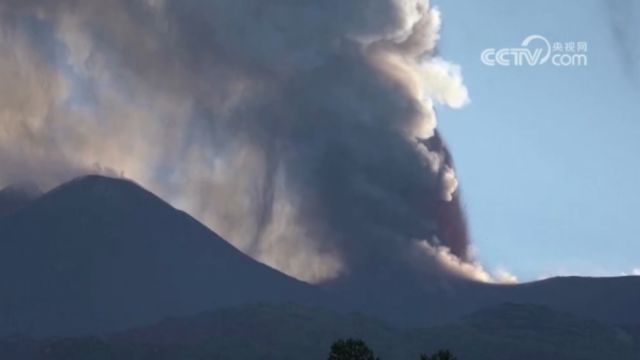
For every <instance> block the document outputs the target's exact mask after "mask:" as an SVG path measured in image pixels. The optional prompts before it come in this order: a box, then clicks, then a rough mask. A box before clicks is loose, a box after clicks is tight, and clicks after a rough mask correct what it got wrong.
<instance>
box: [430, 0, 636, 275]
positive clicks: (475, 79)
mask: <svg viewBox="0 0 640 360" xmlns="http://www.w3.org/2000/svg"><path fill="white" fill-rule="evenodd" d="M626 1H628V4H629V5H637V4H631V2H632V1H633V0H626ZM622 2H623V3H624V2H625V0H622ZM433 4H434V5H436V6H438V7H439V8H440V10H441V11H442V13H443V31H442V40H441V42H440V51H441V54H442V56H443V57H444V58H446V59H447V60H450V61H452V62H455V63H457V64H459V65H460V66H461V68H462V73H463V76H464V78H465V83H466V85H467V87H468V88H469V92H470V96H471V103H470V104H469V105H468V106H466V107H465V108H464V109H461V110H449V109H439V110H438V111H439V114H440V115H439V126H440V129H441V130H442V132H443V134H444V136H445V137H446V139H447V140H448V142H449V145H450V147H451V148H452V152H453V154H454V157H455V159H456V165H457V173H458V177H459V180H460V182H461V186H462V191H463V197H464V202H465V206H466V209H467V212H468V217H469V221H470V227H471V231H472V235H473V239H474V243H475V250H476V253H477V255H478V258H479V259H480V260H481V262H482V263H484V264H485V265H486V266H487V267H488V268H490V269H492V268H498V267H501V268H506V269H508V270H509V271H511V272H513V273H514V274H516V275H517V276H518V277H519V278H520V279H521V280H533V279H537V278H540V277H544V276H551V275H569V274H579V275H619V274H621V273H630V272H632V271H633V269H637V268H640V236H639V235H638V234H640V218H639V217H638V215H639V214H640V188H639V186H638V185H639V184H640V166H639V162H638V159H637V158H638V154H640V81H639V79H638V77H637V76H633V75H630V74H631V73H632V71H631V69H630V68H629V67H628V66H625V64H627V65H628V64H629V62H626V63H625V61H624V60H625V54H624V53H623V52H622V51H620V47H619V44H620V43H619V42H618V41H617V38H616V37H614V32H613V31H612V17H611V12H610V11H609V9H608V7H607V3H606V2H605V1H594V0H588V1H583V0H571V1H562V2H560V1H556V0H544V1H535V2H531V1H511V0H484V1H477V2H476V1H464V2H463V1H447V0H434V1H433ZM630 7H633V6H630ZM635 10H636V11H635V12H633V15H632V20H633V21H635V22H640V18H639V16H638V14H639V12H638V11H637V10H638V6H635ZM532 34H539V35H543V36H544V37H546V38H547V39H548V40H549V41H550V42H552V43H553V42H587V44H588V50H587V56H588V65H587V66H585V67H556V66H553V65H551V64H545V65H542V66H536V67H531V66H523V67H500V66H496V67H490V66H486V65H484V64H483V63H482V62H481V60H480V54H481V53H482V51H483V50H484V49H485V48H503V47H518V46H519V45H520V43H521V42H522V40H523V39H524V38H525V37H527V36H529V35H532ZM635 61H636V64H637V58H635ZM636 71H637V69H636Z"/></svg>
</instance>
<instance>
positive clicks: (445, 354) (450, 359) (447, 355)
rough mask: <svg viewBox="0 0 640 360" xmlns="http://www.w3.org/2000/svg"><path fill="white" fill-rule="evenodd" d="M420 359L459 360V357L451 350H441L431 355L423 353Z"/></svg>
mask: <svg viewBox="0 0 640 360" xmlns="http://www.w3.org/2000/svg"><path fill="white" fill-rule="evenodd" d="M420 360H458V358H457V357H455V356H453V354H452V353H451V351H449V350H440V351H438V352H437V353H435V354H433V355H431V356H429V355H426V354H422V355H420Z"/></svg>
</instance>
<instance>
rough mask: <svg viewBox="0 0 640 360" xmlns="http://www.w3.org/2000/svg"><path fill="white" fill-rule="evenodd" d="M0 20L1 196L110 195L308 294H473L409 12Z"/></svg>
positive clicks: (138, 2) (56, 15)
mask: <svg viewBox="0 0 640 360" xmlns="http://www.w3.org/2000/svg"><path fill="white" fill-rule="evenodd" d="M0 21H1V30H0V31H1V32H0V91H1V96H0V169H1V170H0V185H3V184H7V183H10V182H14V181H19V180H23V179H29V180H32V181H37V182H39V183H40V185H42V186H44V187H47V186H49V187H50V186H54V185H57V184H58V183H60V182H62V181H64V180H67V179H69V178H71V177H74V176H76V175H80V174H83V173H87V172H99V173H106V174H110V175H116V176H125V177H127V178H131V179H133V180H135V181H137V182H139V183H141V184H142V185H144V186H146V187H148V188H150V189H151V190H153V191H155V192H156V193H158V194H159V195H161V196H163V197H164V198H166V199H168V200H170V201H171V202H172V203H173V204H174V205H176V206H178V207H181V208H184V209H186V210H187V211H189V212H190V213H192V214H194V215H196V216H197V217H198V218H199V219H201V220H202V221H204V222H205V223H207V224H208V225H209V226H211V227H212V228H213V229H215V230H216V231H217V232H219V233H220V234H221V235H223V236H224V237H226V238H227V239H229V240H230V241H231V242H233V243H234V244H235V245H236V246H238V247H239V248H241V249H242V250H244V251H245V252H247V253H249V254H250V255H252V256H254V257H256V258H258V259H260V260H263V261H264V262H266V263H268V264H270V265H273V266H274V267H276V268H279V269H281V270H283V271H285V272H287V273H289V274H292V275H294V276H297V277H299V278H302V279H306V280H310V281H321V280H326V279H331V278H335V277H336V276H340V275H341V274H348V273H357V272H366V271H367V270H366V269H369V268H371V266H372V265H373V264H377V265H381V264H382V265H385V264H389V265H391V266H402V267H406V268H407V269H410V268H420V267H424V268H427V269H428V268H431V269H433V268H435V267H434V264H436V263H438V261H439V262H440V263H441V265H442V264H446V263H448V264H453V265H446V266H449V267H451V268H456V269H457V270H456V271H460V272H463V273H470V274H473V273H476V272H477V271H480V272H481V278H482V276H486V274H485V273H482V270H481V269H480V268H478V267H477V266H476V265H475V264H473V263H470V262H469V261H470V255H469V249H468V243H467V239H466V231H465V229H464V220H463V219H462V215H461V211H460V208H459V205H458V202H457V201H458V200H457V196H455V194H454V191H455V189H456V185H457V182H456V180H455V176H454V174H453V169H452V165H451V163H450V160H449V159H448V154H447V152H446V148H444V147H443V146H442V144H440V141H439V138H432V135H433V134H434V129H435V125H436V119H435V113H434V110H433V105H434V104H435V103H441V104H444V105H448V106H452V107H459V106H462V105H463V104H465V102H466V101H467V93H466V89H465V88H464V86H463V85H462V82H461V78H460V76H459V74H458V71H457V69H456V67H455V66H451V65H449V64H448V63H446V62H445V61H443V60H442V59H440V58H438V57H436V56H435V53H434V48H435V45H436V40H437V38H438V29H439V26H440V19H439V14H438V12H437V11H436V10H435V9H433V8H431V7H430V6H429V4H427V3H426V2H424V1H423V0H350V1H345V0H322V1H320V0H313V1H311V0H295V1H294V0H272V1H264V0H212V1H204V0H166V1H163V0H128V1H127V0H111V1H102V0H56V1H51V0H3V1H2V2H1V3H0ZM429 138H431V139H430V140H427V139H429ZM434 140H435V141H434ZM432 143H435V146H430V145H431V144H432ZM430 147H431V149H429V148H430ZM451 200H453V201H454V202H450V201H451ZM416 254H422V255H420V256H421V257H420V258H419V261H417V263H418V265H416V256H418V255H416ZM438 259H439V260H438ZM408 264H412V265H408ZM409 271H411V270H409ZM474 276H475V275H474Z"/></svg>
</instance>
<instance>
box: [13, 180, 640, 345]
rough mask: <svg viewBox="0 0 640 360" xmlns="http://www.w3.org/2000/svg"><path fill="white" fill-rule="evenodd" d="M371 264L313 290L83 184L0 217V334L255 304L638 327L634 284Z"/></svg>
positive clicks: (84, 327) (438, 320)
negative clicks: (486, 311) (529, 313)
mask: <svg viewBox="0 0 640 360" xmlns="http://www.w3.org/2000/svg"><path fill="white" fill-rule="evenodd" d="M363 250H364V251H366V249H363ZM374 265H376V264H374ZM377 265H379V266H376V267H375V268H372V269H371V271H370V272H368V273H367V274H364V275H361V277H352V278H350V277H345V278H342V279H338V280H336V281H334V282H332V283H327V284H324V286H312V285H309V284H307V283H304V282H300V281H298V280H295V279H293V278H291V277H288V276H286V275H284V274H282V273H280V272H278V271H276V270H274V269H272V268H269V267H267V266H265V265H263V264H261V263H258V262H256V261H254V260H253V259H251V258H250V257H248V256H246V255H244V254H243V253H241V252H240V251H238V250H237V249H235V248H234V247H232V246H231V245H230V244H229V243H227V242H226V241H225V240H223V239H222V238H220V237H219V236H217V235H216V234H215V233H213V232H212V231H210V230H209V229H207V228H206V227H205V226H203V225H202V224H200V223H199V222H197V221H196V220H194V219H193V218H191V217H190V216H189V215H187V214H186V213H184V212H181V211H178V210H176V209H174V208H173V207H171V206H170V205H168V204H167V203H165V202H164V201H162V200H161V199H159V198H158V197H156V196H155V195H153V194H151V193H150V192H148V191H146V190H144V189H142V188H141V187H139V186H138V185H136V184H134V183H132V182H130V181H126V180H118V179H111V178H105V177H99V176H88V177H83V178H80V179H77V180H74V181H72V182H69V183H67V184H64V185H62V186H60V187H58V188H57V189H54V190H53V191H51V192H49V193H47V194H45V195H42V196H40V197H38V198H37V199H35V200H33V199H29V200H28V201H23V202H22V203H21V205H20V206H18V207H17V208H14V209H13V210H12V211H11V212H10V213H8V214H7V215H5V216H2V217H0V295H2V296H1V297H0V336H1V335H7V334H26V335H32V336H50V335H55V336H65V335H89V334H90V335H96V334H100V333H104V332H112V331H116V330H121V329H127V328H131V327H133V326H142V325H145V324H151V323H155V322H157V321H160V320H162V319H165V318H167V317H181V316H187V315H190V314H195V313H198V312H201V311H209V310H213V309H218V308H222V307H227V306H236V305H241V304H251V303H259V302H265V303H284V302H287V303H298V304H307V305H314V306H315V305H317V306H323V307H325V308H331V309H336V308H337V309H345V308H346V309H352V310H357V311H361V312H363V313H366V314H369V315H371V316H375V317H379V318H381V319H384V320H385V321H389V322H390V323H393V324H394V325H395V326H412V327H424V326H427V325H436V324H444V323H448V322H451V321H455V320H458V319H460V318H461V317H462V316H464V315H465V314H469V313H472V312H475V311H478V310H480V309H483V308H489V307H492V306H496V305H498V304H502V303H505V302H512V303H532V304H539V305H544V306H547V307H549V308H552V309H554V310H557V311H563V312H567V313H571V314H573V315H576V316H579V317H582V318H591V319H595V320H598V321H600V322H603V323H609V324H621V325H631V326H635V324H640V307H638V306H637V305H638V304H640V277H621V278H578V277H568V278H555V279H548V280H544V281H539V282H534V283H528V284H521V285H511V286H506V285H488V284H481V283H475V282H471V281H468V280H464V279H460V278H456V277H455V276H453V275H451V274H448V273H445V272H442V273H440V274H436V275H435V276H432V277H431V278H429V282H427V281H425V279H422V278H417V277H416V278H406V277H403V276H402V275H403V274H406V272H404V271H402V269H398V270H397V271H396V270H394V269H393V268H390V267H385V266H382V265H383V264H377ZM365 275H366V276H365ZM272 321H275V322H277V321H278V319H277V318H273V319H272Z"/></svg>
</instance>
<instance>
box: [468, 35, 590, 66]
mask: <svg viewBox="0 0 640 360" xmlns="http://www.w3.org/2000/svg"><path fill="white" fill-rule="evenodd" d="M586 51H587V43H586V42H578V43H577V46H576V42H566V43H559V42H556V43H553V46H552V45H551V43H550V42H549V40H547V39H546V38H545V37H544V36H541V35H530V36H528V37H526V38H525V39H524V40H523V41H522V43H521V44H520V47H516V48H502V49H495V48H489V49H485V50H484V51H483V52H482V54H481V55H480V60H481V61H482V63H483V64H485V65H487V66H525V65H527V66H539V65H544V64H546V63H548V62H550V63H551V64H553V65H554V66H586V65H587V60H588V59H587V54H586ZM549 60H551V61H549Z"/></svg>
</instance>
